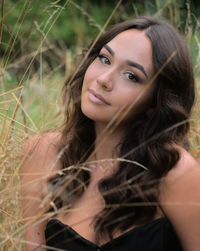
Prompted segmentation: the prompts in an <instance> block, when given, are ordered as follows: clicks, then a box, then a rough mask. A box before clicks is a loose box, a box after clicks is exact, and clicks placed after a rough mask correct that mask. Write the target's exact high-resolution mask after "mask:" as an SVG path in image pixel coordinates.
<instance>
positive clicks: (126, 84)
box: [81, 29, 155, 123]
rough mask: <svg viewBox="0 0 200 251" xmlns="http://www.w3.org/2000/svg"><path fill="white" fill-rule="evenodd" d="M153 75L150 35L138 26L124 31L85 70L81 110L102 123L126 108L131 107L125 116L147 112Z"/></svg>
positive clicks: (151, 93) (151, 91)
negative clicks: (137, 28) (138, 28)
mask: <svg viewBox="0 0 200 251" xmlns="http://www.w3.org/2000/svg"><path fill="white" fill-rule="evenodd" d="M152 76H153V63H152V46H151V41H150V39H149V38H148V37H147V36H146V35H145V33H144V32H142V31H139V30H136V29H131V30H127V31H123V32H121V33H120V34H118V35H117V36H116V37H114V38H113V39H112V40H111V41H110V42H109V43H108V44H106V45H105V46H104V47H103V48H102V49H101V51H100V53H99V55H98V57H97V58H96V59H95V60H94V61H93V62H92V63H91V64H90V66H89V67H88V69H87V71H86V73H85V76H84V80H83V86H82V95H81V109H82V112H83V113H84V114H85V115H86V116H87V117H88V118H90V119H92V120H94V121H96V122H103V123H108V122H110V121H111V120H112V119H113V118H114V116H116V114H118V113H119V111H121V110H124V109H126V108H130V107H131V109H130V111H129V112H128V114H127V115H126V117H125V118H124V120H126V119H128V118H129V117H130V116H134V115H135V114H138V113H140V112H144V110H145V109H147V106H148V101H150V99H151V97H152V95H153V90H154V86H155V84H154V83H152V82H151V81H150V80H151V78H152ZM121 115H122V114H121ZM121 115H120V116H121Z"/></svg>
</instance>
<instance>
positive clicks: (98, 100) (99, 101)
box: [89, 89, 110, 105]
mask: <svg viewBox="0 0 200 251" xmlns="http://www.w3.org/2000/svg"><path fill="white" fill-rule="evenodd" d="M89 99H90V100H91V101H92V102H94V103H96V104H100V105H110V104H109V103H108V102H107V101H106V100H105V99H104V98H103V96H101V95H100V94H98V93H96V92H95V91H94V90H92V89H89Z"/></svg>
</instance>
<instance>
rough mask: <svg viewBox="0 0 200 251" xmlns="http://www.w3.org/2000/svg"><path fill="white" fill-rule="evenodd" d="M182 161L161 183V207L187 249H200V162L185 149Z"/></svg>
mask: <svg viewBox="0 0 200 251" xmlns="http://www.w3.org/2000/svg"><path fill="white" fill-rule="evenodd" d="M180 155H181V157H180V160H179V161H178V163H177V165H176V166H175V167H174V168H173V169H172V170H171V171H170V172H169V173H168V175H167V176H166V177H165V178H164V180H163V182H162V183H161V189H160V202H161V206H162V208H163V210H164V212H165V214H166V216H167V217H168V218H169V220H170V221H171V223H172V224H173V226H174V229H175V231H176V233H177V235H178V237H179V239H180V241H181V243H182V246H183V249H184V250H185V251H199V250H200V165H199V164H198V163H197V162H196V161H195V160H194V159H193V158H192V156H191V155H190V154H189V153H188V152H186V151H185V150H183V149H181V151H180Z"/></svg>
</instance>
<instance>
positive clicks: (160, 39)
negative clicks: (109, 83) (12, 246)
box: [49, 17, 195, 239]
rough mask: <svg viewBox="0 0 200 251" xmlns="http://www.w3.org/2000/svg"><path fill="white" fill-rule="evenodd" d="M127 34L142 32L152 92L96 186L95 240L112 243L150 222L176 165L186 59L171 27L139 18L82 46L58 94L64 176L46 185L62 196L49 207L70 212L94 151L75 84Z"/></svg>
mask: <svg viewBox="0 0 200 251" xmlns="http://www.w3.org/2000/svg"><path fill="white" fill-rule="evenodd" d="M128 29H137V30H142V31H144V32H145V34H146V36H147V37H149V39H150V40H151V44H152V52H153V66H154V70H155V73H156V74H157V76H156V79H155V80H154V81H156V88H155V91H154V95H153V98H152V101H151V104H150V105H149V106H150V108H151V112H149V113H148V114H146V113H142V114H140V115H139V116H138V117H137V120H136V121H135V118H134V121H133V119H132V121H130V122H129V126H128V128H127V130H126V134H125V136H124V138H123V139H122V140H121V142H120V145H119V146H118V147H119V149H120V154H119V157H121V158H123V159H124V161H120V162H119V165H118V168H117V170H116V171H115V173H114V174H112V175H110V176H109V177H107V178H105V179H103V180H101V181H100V182H99V184H98V188H99V191H100V193H101V195H102V196H103V199H104V201H105V208H104V209H103V210H102V211H101V212H100V213H99V214H98V215H97V216H96V218H95V220H94V226H95V230H96V233H97V239H99V238H100V237H102V236H104V237H105V236H109V237H110V238H112V237H113V234H114V233H115V231H125V230H127V229H129V228H130V227H131V226H133V225H141V224H145V223H147V222H149V221H151V220H152V219H153V218H154V216H155V213H156V209H157V205H159V202H158V195H159V189H158V185H159V182H160V180H161V178H162V177H164V176H165V175H166V174H167V172H168V171H169V170H170V169H171V168H172V167H173V166H174V165H175V164H176V163H177V161H178V160H179V152H178V150H177V148H176V147H175V145H182V146H185V145H186V144H185V143H184V142H186V141H187V140H186V139H187V132H188V129H189V116H190V113H191V108H192V106H193V103H194V96H195V94H194V77H193V70H192V65H191V60H190V56H189V53H188V49H187V47H186V45H185V42H184V39H183V38H182V36H181V35H180V34H179V33H178V31H177V30H176V29H175V28H173V27H172V26H171V25H170V24H168V22H167V21H163V20H158V19H155V18H152V17H139V18H136V19H132V20H129V21H126V22H123V23H120V24H117V25H115V26H113V27H112V28H111V29H110V30H109V31H108V32H106V33H105V34H103V35H102V36H101V37H100V38H99V39H98V41H97V42H96V43H95V45H94V46H93V47H92V48H90V47H89V51H86V52H85V53H88V55H87V56H86V59H85V61H84V63H83V64H82V65H81V67H80V69H79V70H78V71H77V72H76V73H75V74H73V75H72V76H70V77H69V78H68V79H67V80H66V82H65V85H64V87H63V107H64V114H65V121H64V123H63V129H62V136H61V141H60V148H59V150H60V153H61V154H60V160H61V163H62V168H63V169H62V171H63V172H62V175H60V176H59V177H54V179H52V180H50V181H49V183H50V184H54V185H55V184H57V185H58V187H59V188H60V189H62V190H59V192H57V193H55V194H54V200H55V201H57V202H60V206H61V204H62V202H63V200H66V201H67V203H68V205H69V207H70V206H71V205H72V204H73V203H74V201H76V200H77V199H78V198H79V197H80V196H81V195H82V194H83V192H84V190H85V188H86V187H87V186H88V184H89V182H90V173H89V171H88V170H87V168H86V167H87V159H88V157H89V156H90V154H91V153H92V152H93V150H94V141H95V130H94V124H93V121H92V120H90V119H89V118H87V117H86V116H85V115H84V114H83V113H82V111H81V108H80V96H81V88H82V83H83V79H84V75H85V72H86V70H87V68H88V66H89V65H90V64H91V62H93V60H94V59H95V58H96V57H97V56H98V54H99V52H100V50H101V48H102V47H103V46H104V45H105V44H107V43H108V42H109V41H110V40H111V39H113V38H114V37H115V36H116V35H117V34H119V33H120V32H122V31H125V30H128ZM83 54H84V53H83ZM84 55H85V54H84ZM84 55H83V56H84ZM126 160H127V161H126ZM137 163H139V165H138V164H137ZM83 166H84V167H85V168H84V167H83ZM141 166H144V167H145V168H142V167H141ZM59 198H61V199H60V200H59ZM57 205H58V204H57Z"/></svg>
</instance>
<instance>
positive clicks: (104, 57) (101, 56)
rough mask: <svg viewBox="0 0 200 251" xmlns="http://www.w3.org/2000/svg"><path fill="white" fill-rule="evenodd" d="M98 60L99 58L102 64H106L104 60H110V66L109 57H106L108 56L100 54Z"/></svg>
mask: <svg viewBox="0 0 200 251" xmlns="http://www.w3.org/2000/svg"><path fill="white" fill-rule="evenodd" d="M98 58H99V60H100V62H101V63H102V64H105V62H103V59H106V60H108V61H109V64H110V60H109V58H108V57H106V56H104V55H102V54H99V55H98Z"/></svg>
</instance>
